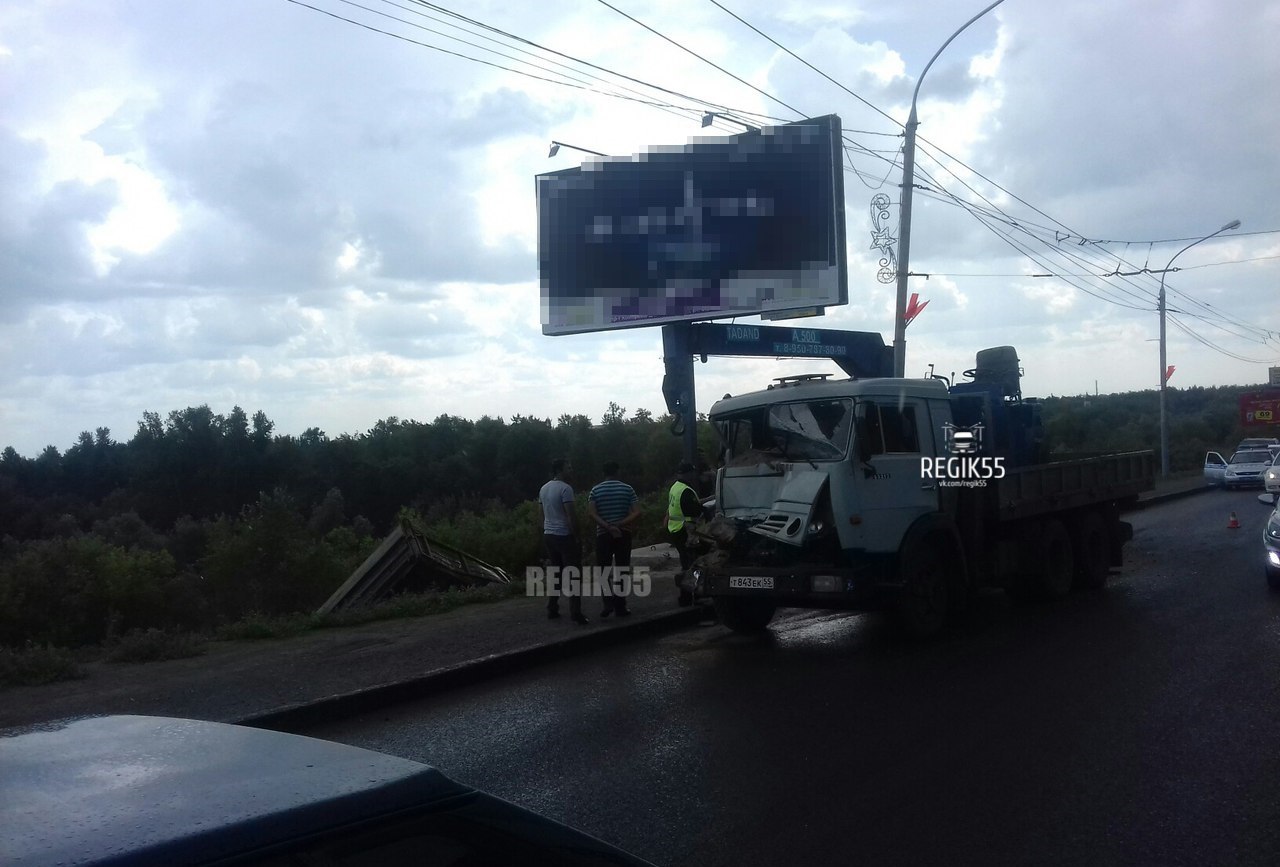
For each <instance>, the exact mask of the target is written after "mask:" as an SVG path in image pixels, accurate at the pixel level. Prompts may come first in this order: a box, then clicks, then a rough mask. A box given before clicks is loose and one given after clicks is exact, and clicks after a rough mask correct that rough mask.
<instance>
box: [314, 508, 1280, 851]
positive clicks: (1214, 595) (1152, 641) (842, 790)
mask: <svg viewBox="0 0 1280 867" xmlns="http://www.w3.org/2000/svg"><path fill="white" fill-rule="evenodd" d="M1255 497H1256V495H1255V494H1252V493H1247V492H1236V493H1228V492H1225V491H1222V492H1219V491H1215V492H1211V493H1208V494H1203V495H1200V496H1196V497H1192V498H1189V499H1184V500H1180V501H1176V502H1172V503H1168V504H1165V505H1161V506H1157V507H1155V508H1152V509H1149V510H1147V511H1144V512H1141V513H1137V514H1134V515H1131V516H1129V520H1130V521H1131V522H1132V523H1133V524H1134V526H1135V531H1136V537H1135V540H1134V542H1133V543H1131V544H1130V546H1129V547H1128V549H1127V553H1128V555H1129V562H1128V564H1127V565H1126V567H1125V568H1124V570H1123V571H1122V572H1121V573H1120V574H1118V575H1116V576H1113V578H1112V580H1111V583H1110V584H1109V586H1108V588H1107V590H1105V591H1103V592H1100V593H1092V594H1089V593H1085V594H1076V595H1072V596H1071V597H1069V598H1068V599H1066V600H1063V601H1061V602H1059V603H1057V604H1054V605H1051V606H1030V607H1023V606H1018V605H1015V604H1013V603H1011V602H1010V601H1009V600H1007V599H1006V598H1005V597H1004V595H1003V594H1000V593H992V594H985V595H983V596H982V597H981V598H980V599H979V600H978V603H977V604H976V605H975V606H974V610H973V611H972V612H971V613H970V615H969V616H968V618H967V619H966V621H965V622H964V623H963V624H961V625H959V626H958V627H956V628H954V629H953V630H952V631H951V632H950V633H949V634H947V635H946V636H945V637H943V638H942V639H940V640H937V641H933V642H929V643H926V644H912V643H909V642H907V641H904V640H901V639H899V638H898V637H896V635H895V633H894V632H893V630H892V629H891V627H890V625H889V624H888V623H887V622H886V621H884V620H883V619H882V618H880V617H878V616H875V615H862V616H858V615H840V614H831V613H821V612H791V613H788V615H787V616H785V617H783V618H780V619H779V620H778V621H775V624H774V625H773V627H772V628H771V631H770V633H769V635H768V636H766V637H763V638H758V639H751V638H743V637H739V636H735V635H732V634H731V633H729V632H728V631H727V630H725V629H723V628H722V627H719V626H706V627H702V628H698V629H691V630H688V631H686V632H683V633H679V634H676V635H672V636H668V637H664V638H661V639H651V640H646V641H644V642H641V643H637V644H633V645H629V646H626V647H622V648H617V649H613V650H609V651H607V652H601V653H599V654H598V655H596V656H593V657H590V658H580V659H576V660H569V661H565V662H563V663H556V664H554V665H549V666H547V667H545V668H541V669H538V670H535V671H532V672H526V673H524V674H522V675H520V676H519V677H518V678H515V677H512V678H506V679H501V680H496V681H491V682H488V683H484V684H481V685H477V686H475V687H470V688H467V689H464V690H459V691H458V692H456V693H452V694H449V695H447V696H445V697H442V698H436V699H433V700H431V701H429V702H420V703H416V704H406V705H401V706H397V707H395V708H393V709H390V710H384V711H382V712H380V713H377V714H373V715H370V716H368V717H358V718H355V719H350V720H347V721H345V722H342V723H336V724H333V725H327V726H324V727H322V728H316V729H312V730H309V731H308V732H307V733H309V734H314V735H317V736H320V737H326V738H330V739H333V740H338V741H344V742H347V743H352V744H357V745H360V746H365V747H369V748H371V749H376V750H380V751H383V752H388V753H393V754H397V755H402V756H406V757H409V758H413V759H417V760H419V761H425V762H429V763H431V764H434V765H436V766H437V767H439V768H441V769H442V770H444V771H445V772H446V773H448V774H450V775H451V776H453V777H455V778H457V779H460V780H462V781H465V782H468V783H471V784H474V785H476V786H479V787H481V788H483V789H486V790H488V791H490V792H492V793H494V794H497V795H500V796H503V797H506V798H508V799H510V800H513V801H517V802H519V803H521V804H524V805H526V806H529V807H532V808H534V809H536V810H538V811H540V812H542V813H544V814H546V815H549V816H551V817H553V818H556V819H559V820H561V821H564V822H567V823H569V824H571V825H574V826H576V827H579V828H582V829H584V830H586V831H588V832H590V833H593V834H595V835H596V836H599V837H602V838H604V839H606V840H608V841H610V842H613V843H616V844H618V845H621V846H622V847H623V848H626V849H629V850H631V851H633V852H635V853H636V854H638V855H641V856H642V857H646V858H649V859H651V860H653V861H655V862H657V863H659V864H691V865H712V864H725V865H728V864H734V865H775V864H784V863H790V864H795V865H800V864H847V863H852V864H875V865H889V864H911V865H921V864H948V865H954V864H982V865H993V864H1037V865H1039V864H1072V865H1085V864H1087V865H1099V864H1161V865H1170V864H1195V865H1202V864H1268V865H1273V864H1280V821H1277V813H1278V810H1277V808H1278V807H1280V737H1277V734H1276V731H1275V729H1276V728H1277V720H1278V719H1280V595H1276V594H1272V593H1270V592H1269V591H1268V589H1267V586H1266V582H1265V579H1264V578H1263V574H1262V566H1261V559H1260V551H1261V543H1260V535H1261V527H1262V525H1263V523H1264V521H1265V520H1266V516H1267V514H1268V513H1269V509H1268V508H1267V507H1264V506H1263V505H1261V504H1259V503H1258V502H1256V499H1255ZM1230 511H1235V512H1236V514H1237V517H1238V519H1239V521H1240V523H1241V525H1242V527H1241V528H1240V529H1238V530H1230V529H1227V518H1228V513H1229V512H1230Z"/></svg>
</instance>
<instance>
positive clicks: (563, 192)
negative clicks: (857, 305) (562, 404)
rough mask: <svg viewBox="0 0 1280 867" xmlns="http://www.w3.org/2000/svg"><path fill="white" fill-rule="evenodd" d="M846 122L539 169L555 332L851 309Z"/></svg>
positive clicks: (550, 328)
mask: <svg viewBox="0 0 1280 867" xmlns="http://www.w3.org/2000/svg"><path fill="white" fill-rule="evenodd" d="M842 154H843V151H842V149H841V137H840V118H838V117H837V116H835V115H828V116H826V117H819V118H813V119H810V120H802V121H798V122H796V123H791V124H785V125H782V126H774V127H765V128H763V129H759V130H752V131H750V132H746V133H743V134H741V135H736V136H721V137H716V138H699V139H695V140H694V141H693V143H691V144H689V145H685V146H682V147H668V148H657V149H654V150H651V151H649V152H646V153H643V154H636V155H633V156H630V157H605V158H603V159H598V160H592V161H591V162H588V163H586V164H584V165H583V166H581V167H579V168H575V169H567V170H564V171H559V172H551V173H547V174H542V175H538V176H537V179H536V183H537V193H538V270H539V277H540V282H541V285H542V333H543V334H576V333H582V332H588V331H606V330H610V329H615V328H634V327H638V326H642V325H659V324H662V323H667V322H680V321H690V320H699V319H719V318H726V317H732V316H750V315H752V314H761V313H769V314H772V313H781V312H785V311H803V310H812V308H815V307H829V306H834V305H837V304H845V303H847V302H848V283H847V276H846V268H845V261H844V259H845V225H844V174H843V172H842V170H841V163H842Z"/></svg>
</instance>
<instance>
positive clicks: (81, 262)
mask: <svg viewBox="0 0 1280 867" xmlns="http://www.w3.org/2000/svg"><path fill="white" fill-rule="evenodd" d="M611 2H612V4H613V6H614V7H616V9H617V10H621V11H623V12H626V13H628V14H629V15H631V16H633V17H634V18H636V19H638V20H639V21H641V22H643V23H644V24H647V25H649V27H651V28H653V30H656V31H658V32H659V33H661V34H662V35H663V36H666V37H669V39H670V40H673V41H674V42H675V43H679V45H680V46H684V47H685V48H687V49H689V51H688V52H686V51H684V50H682V49H681V48H680V47H677V46H676V45H673V44H672V42H668V41H665V40H664V39H663V38H661V36H659V35H655V34H654V33H653V32H651V31H649V30H646V29H644V28H643V27H642V26H640V24H637V23H636V22H634V21H631V20H628V19H627V18H626V17H624V16H623V15H621V14H619V12H618V11H615V9H613V8H610V6H608V5H606V4H605V3H603V2H599V0H547V2H539V3H524V2H519V3H517V2H510V0H508V2H489V0H469V2H467V3H465V4H463V3H452V2H448V0H446V3H445V4H444V5H443V6H440V5H434V4H425V3H418V2H414V0H394V2H382V0H359V3H356V2H348V0H307V5H304V4H303V3H301V2H293V0H219V2H216V3H203V2H202V3H197V2H191V0H129V2H123V0H107V2H102V0H92V2H91V0H30V2H25V3H5V4H2V5H0V369H2V370H3V376H0V447H2V446H5V445H12V446H13V447H15V448H16V449H17V450H18V451H19V453H21V454H24V455H27V456H34V455H36V454H38V453H39V452H40V450H41V449H43V448H44V447H45V446H46V445H50V444H52V445H54V446H57V447H58V448H59V449H65V448H66V447H68V446H70V445H71V444H72V443H73V442H74V441H75V439H76V437H77V435H78V434H79V432H80V431H82V430H92V429H95V428H97V427H101V426H106V427H109V428H110V429H111V431H112V434H113V436H114V437H115V438H116V439H119V440H128V439H129V438H131V437H132V436H133V434H134V433H135V431H136V428H137V423H138V420H139V419H140V418H141V417H142V414H143V412H146V411H155V412H159V413H161V414H162V415H164V414H167V413H168V412H169V411H170V410H174V409H181V408H184V407H187V406H198V405H200V404H205V403H207V404H209V405H210V406H211V407H212V408H213V409H214V411H215V412H220V413H226V412H229V411H230V410H231V408H232V407H233V406H235V405H240V406H242V407H244V408H245V409H246V410H248V411H249V412H250V413H252V412H253V411H255V410H258V409H261V410H263V411H264V412H265V413H266V414H267V415H268V417H270V418H271V419H273V420H274V421H275V422H276V430H277V432H278V433H289V434H295V435H296V434H299V433H301V432H302V431H303V430H304V429H306V428H308V427H312V426H317V427H320V428H321V429H323V430H324V431H326V432H327V433H328V434H329V435H330V436H336V435H338V434H342V433H359V432H362V431H365V430H367V429H369V428H370V427H372V426H373V424H374V423H375V422H376V421H377V420H379V419H381V418H386V417H388V416H397V417H400V418H416V419H420V420H423V421H430V420H432V419H434V418H436V417H437V416H439V415H440V414H442V413H449V414H453V415H461V416H465V417H469V418H478V417H480V416H482V415H486V414H487V415H493V416H503V417H505V418H510V417H511V416H512V415H514V414H517V413H518V414H525V415H534V416H538V417H543V418H551V419H552V420H554V419H555V418H557V417H558V416H560V415H561V414H562V413H585V414H587V415H589V416H592V417H593V418H596V419H598V418H599V417H600V416H601V415H602V414H603V413H604V411H605V409H606V407H607V405H608V403H609V402H610V401H616V402H617V403H618V404H620V405H622V406H623V407H625V408H626V409H627V410H628V413H630V412H633V411H634V410H635V409H637V408H641V407H644V408H648V409H650V410H652V411H654V412H655V413H660V412H662V411H663V403H662V398H661V395H660V392H659V387H660V383H661V378H662V359H661V355H662V348H661V337H660V334H659V332H658V330H657V329H655V328H644V329H637V330H628V331H615V332H610V333H605V334H594V335H576V336H561V337H544V336H543V335H542V333H541V328H540V322H539V288H538V270H537V267H538V265H537V237H536V216H537V211H536V202H535V197H534V176H535V175H536V174H537V173H539V172H546V171H552V170H558V169H563V168H569V167H572V166H575V165H577V164H578V162H579V161H580V160H581V159H584V158H585V157H584V156H583V155H582V154H580V153H577V152H575V151H572V150H569V149H562V150H561V151H560V153H559V154H558V155H556V156H555V157H552V158H548V156H547V151H548V145H549V143H550V141H551V140H552V139H556V140H560V141H564V142H568V143H571V144H574V145H578V146H580V147H583V148H589V149H591V150H595V151H600V152H603V153H608V154H619V155H625V154H635V153H639V152H642V151H644V150H645V149H646V148H647V147H650V146H656V145H679V144H683V143H685V142H687V141H688V140H689V139H690V138H691V137H694V136H699V135H706V134H707V133H708V132H710V133H712V134H725V135H727V134H732V133H734V132H738V131H740V130H741V127H740V126H737V125H735V124H733V123H731V122H725V121H721V122H718V123H717V126H716V127H715V128H713V129H712V130H709V131H708V130H703V129H702V128H701V126H700V123H699V119H700V116H701V112H702V111H704V110H705V103H716V104H719V105H723V106H728V107H731V108H733V109H735V110H737V111H738V112H740V113H741V115H742V116H744V117H748V118H751V119H754V120H756V121H757V122H760V123H767V122H768V120H767V118H775V119H777V120H779V121H791V120H796V119H799V118H801V117H806V116H809V117H812V116H818V115H824V114H838V115H839V116H840V117H841V119H842V122H843V126H844V128H845V130H846V135H847V142H848V144H849V149H848V153H847V155H846V172H845V192H846V212H847V234H848V257H849V287H850V303H849V305H848V306H847V307H844V308H840V309H831V310H828V312H827V315H826V316H825V317H823V318H821V319H817V320H807V321H801V322H798V323H797V324H800V325H808V326H817V327H823V328H847V329H854V330H862V331H876V332H880V333H882V334H883V335H884V336H885V339H886V342H889V341H890V340H891V339H892V332H893V302H894V287H893V286H892V285H891V284H884V283H881V282H879V281H878V280H877V277H876V273H877V269H878V258H879V254H878V252H877V251H876V250H874V249H872V247H871V243H870V242H871V234H872V230H873V226H872V220H871V217H870V203H871V201H872V198H873V196H875V195H876V194H877V193H883V194H886V195H888V196H889V197H890V199H891V200H892V201H893V202H894V203H895V206H894V212H893V213H894V215H893V217H892V219H891V221H890V222H891V223H892V224H893V225H892V228H893V229H894V230H895V231H896V219H897V218H896V202H897V200H898V198H899V195H900V188H899V186H898V185H899V184H900V183H901V147H902V141H903V140H902V136H901V133H902V127H901V122H903V121H905V119H906V116H907V111H908V107H909V104H910V100H911V93H912V90H913V88H914V87H915V86H916V82H917V77H918V76H919V75H920V73H921V71H922V70H923V69H924V66H925V64H926V63H927V62H928V61H929V58H930V57H931V56H932V55H933V53H934V52H935V51H936V50H937V49H938V47H939V46H941V45H942V43H943V42H945V41H946V39H947V37H949V36H950V35H951V34H952V33H953V32H954V31H955V30H956V29H957V28H958V27H959V26H960V25H961V24H963V23H964V22H965V20H967V19H968V18H969V17H970V16H971V15H973V14H976V13H977V12H978V11H979V10H980V9H981V8H982V4H981V2H979V3H973V4H963V3H957V2H956V0H946V2H943V0H912V2H906V3H892V4H886V3H870V2H864V0H858V2H852V0H850V2H840V0H829V2H823V0H721V4H722V5H723V7H725V8H727V9H728V10H731V11H732V12H734V13H736V14H737V15H739V16H741V18H742V19H744V20H745V21H746V22H749V23H750V24H751V25H754V27H756V28H758V29H759V30H760V31H762V32H763V33H764V34H767V35H768V36H769V37H772V39H773V40H776V41H777V42H778V43H780V44H781V45H783V46H785V47H786V48H787V49H790V51H792V52H794V53H795V54H797V55H799V56H801V57H803V58H804V59H806V60H808V61H809V62H810V63H811V64H813V66H815V67H817V68H818V69H820V70H821V71H822V72H823V73H825V74H826V75H827V76H829V77H830V78H831V79H834V80H835V81H837V82H839V84H840V85H842V87H837V86H836V85H835V84H832V83H831V82H830V81H828V80H827V79H826V78H824V77H823V76H821V75H819V74H818V73H817V72H815V71H813V70H812V69H809V68H807V67H806V66H804V65H803V64H801V63H800V62H798V61H797V60H795V59H794V58H793V57H791V56H790V55H789V54H787V53H786V52H784V51H783V50H781V49H780V48H778V47H777V46H776V45H775V44H773V43H771V42H770V41H767V40H766V39H765V38H764V37H762V36H761V35H759V34H758V33H756V32H753V31H752V30H751V29H749V28H748V27H747V26H745V25H744V24H743V23H741V22H739V21H738V20H735V19H734V18H733V17H731V16H730V15H729V14H728V13H727V12H726V11H725V9H722V8H720V6H719V5H717V4H716V3H714V2H711V0H611ZM450 11H456V12H460V13H462V14H465V15H466V16H467V17H468V18H470V19H471V20H472V22H476V23H467V22H464V21H462V20H461V19H459V18H456V17H451V16H450V15H449V14H448V13H449V12H450ZM341 19H349V20H341ZM353 22H354V23H353ZM482 25H487V26H489V27H492V28H497V30H500V31H504V32H505V33H506V34H510V36H505V35H500V34H499V33H498V32H497V31H495V30H489V29H485V28H484V27H483V26H482ZM378 31H383V32H378ZM432 31H435V32H432ZM512 37H518V38H519V39H524V40H529V41H530V42H532V43H536V44H537V45H540V46H545V47H547V48H551V49H554V50H555V51H557V52H560V54H551V53H548V52H546V51H544V50H541V49H539V48H536V47H534V46H532V45H530V44H528V43H527V42H520V41H517V39H515V38H512ZM460 40H465V42H464V41H460ZM466 43H471V44H466ZM1277 44H1280V3H1276V2H1274V0H1223V2H1220V3H1208V2H1205V0H1118V2H1117V0H1106V2H1103V0H1078V2H1071V3H1041V2H1034V0H1007V2H1005V3H1004V4H1003V5H1001V6H1000V7H998V8H997V9H995V10H994V11H993V12H991V13H990V14H988V15H987V16H986V17H984V18H983V19H981V20H980V21H978V22H977V23H975V24H974V25H973V26H971V27H970V28H969V29H968V30H966V31H965V32H964V33H963V34H962V35H960V36H959V37H958V38H957V39H956V40H955V41H954V42H952V43H951V45H950V46H949V47H948V48H947V49H946V51H945V52H944V53H943V54H942V55H941V57H940V58H939V59H938V61H937V62H936V63H935V64H934V66H933V67H932V69H931V70H930V71H929V73H928V75H927V77H926V78H925V79H924V82H923V85H922V86H921V89H920V102H919V116H920V120H921V126H920V135H921V136H922V141H921V144H920V150H919V152H918V154H917V164H918V169H919V173H918V174H917V182H918V183H919V184H920V185H921V188H920V189H918V190H917V194H916V198H915V219H914V221H913V229H912V256H911V262H910V270H911V271H912V272H913V273H917V274H920V275H926V274H927V275H928V276H927V277H925V276H919V277H913V278H912V281H911V291H913V292H919V293H920V295H921V297H922V299H927V300H928V301H929V302H930V303H929V307H928V309H927V310H926V311H925V312H924V313H923V314H921V316H920V317H919V318H918V319H917V320H916V321H915V322H914V323H913V324H912V325H911V327H910V329H909V330H908V332H907V337H908V352H907V371H908V374H909V375H922V374H924V373H925V372H926V371H927V369H928V365H929V364H934V365H936V369H937V370H938V371H940V372H945V373H950V372H952V371H956V370H963V369H965V368H967V367H971V366H972V364H973V362H972V359H973V354H974V352H975V351H976V350H978V349H981V348H983V347H986V346H993V345H999V344H1014V345H1015V346H1017V348H1018V350H1019V355H1020V357H1021V359H1022V363H1023V367H1024V368H1025V370H1026V379H1025V381H1024V390H1025V391H1026V392H1027V393H1029V394H1038V395H1049V394H1080V393H1083V392H1086V391H1088V392H1092V391H1094V390H1095V388H1096V389H1098V390H1100V391H1102V392H1103V393H1107V392H1118V391H1132V390H1139V389H1148V388H1154V387H1155V386H1156V385H1157V383H1158V366H1159V356H1158V344H1157V343H1156V342H1155V339H1156V337H1157V335H1158V317H1157V315H1156V293H1157V290H1158V287H1159V274H1158V273H1157V274H1154V275H1153V274H1151V273H1142V271H1143V269H1144V268H1145V269H1148V271H1158V270H1159V269H1162V268H1164V267H1165V266H1166V265H1167V263H1168V262H1169V260H1170V259H1171V258H1172V257H1173V255H1174V254H1175V253H1177V252H1178V251H1179V250H1180V249H1181V248H1182V247H1184V246H1186V245H1187V244H1188V243H1190V242H1191V241H1193V240H1195V239H1197V238H1200V237H1203V236H1204V235H1207V234H1209V233H1210V232H1213V231H1214V230H1215V229H1217V228H1218V227H1220V226H1222V225H1224V224H1226V223H1227V222H1229V221H1231V220H1233V219H1239V220H1241V221H1242V226H1241V228H1240V229H1238V230H1236V231H1233V232H1229V233H1226V234H1224V235H1223V236H1220V237H1218V238H1215V239H1213V240H1211V241H1208V242H1206V243H1204V244H1200V245H1198V246H1196V247H1195V248H1194V249H1192V250H1190V251H1188V252H1187V253H1185V254H1184V255H1182V256H1179V257H1178V259H1177V262H1176V267H1177V268H1178V270H1177V271H1172V272H1169V273H1168V274H1167V277H1166V287H1167V290H1168V293H1169V309H1170V311H1171V315H1170V321H1169V341H1168V346H1169V362H1170V363H1171V364H1174V365H1176V367H1177V371H1176V373H1175V374H1174V376H1173V379H1172V380H1171V381H1170V385H1171V386H1181V387H1186V386H1191V385H1218V384H1253V383H1261V382H1265V381H1266V379H1267V375H1268V367H1269V366H1270V365H1280V292H1278V291H1277V284H1278V283H1280V207H1277V205H1276V203H1275V202H1276V194H1277V190H1280V157H1278V156H1277V154H1278V153H1280V112H1277V111H1276V106H1277V105H1280V60H1278V59H1277V58H1280V52H1277V51H1276V49H1275V46H1276V45H1277ZM428 46H434V47H428ZM446 52H452V53H446ZM495 52H498V53H495ZM691 52H692V53H691ZM693 53H696V54H698V55H701V57H702V58H705V60H706V61H711V62H713V63H715V64H717V65H719V66H720V67H723V68H724V69H725V70H727V71H728V72H731V73H733V74H734V75H736V76H738V77H739V78H741V79H743V80H745V82H748V83H749V84H750V85H751V86H748V84H744V83H742V82H740V81H737V80H735V79H734V78H733V77H731V76H730V75H728V74H727V73H726V72H722V71H719V70H717V69H716V68H714V67H713V66H712V65H710V64H709V63H707V62H705V61H704V60H703V59H699V58H698V57H695V56H694V54H693ZM456 55H467V56H469V57H471V58H476V59H478V60H483V61H485V62H484V63H480V62H476V61H475V60H469V59H464V58H462V57H459V56H456ZM579 60H582V61H589V62H591V63H593V64H596V65H597V67H586V66H583V65H581V64H580V63H578V62H577V61H579ZM501 67H506V68H505V69H504V68H501ZM599 67H603V68H604V69H601V68H599ZM605 69H607V70H609V71H610V72H616V73H622V74H624V75H626V76H630V79H623V78H619V77H617V76H615V75H611V74H610V72H606V71H604V70H605ZM521 73H525V74H521ZM593 76H594V77H593ZM545 79H553V80H557V81H560V82H565V81H568V82H569V83H570V84H572V85H573V86H565V85H564V84H556V83H553V82H552V81H547V80H545ZM649 84H653V85H659V86H661V87H664V88H666V89H667V90H668V91H677V92H678V93H679V94H681V96H673V95H671V94H670V93H664V92H662V91H657V90H653V89H651V88H649V87H647V86H646V85H649ZM765 94H768V95H769V96H766V95H765ZM853 94H856V97H855V96H854V95H853ZM619 97H632V99H624V98H619ZM699 101H705V102H699ZM645 102H662V103H667V104H668V105H665V106H650V105H646V104H645ZM1117 272H1119V273H1117ZM1133 272H1137V273H1133ZM1108 275H1110V276H1108ZM740 321H751V320H740ZM828 369H830V370H834V366H833V365H830V364H829V363H827V362H815V361H812V360H810V361H795V360H790V361H787V360H773V359H766V360H733V359H714V358H713V359H711V360H710V362H709V363H708V364H705V365H701V364H700V365H698V367H697V372H698V388H699V409H701V410H706V409H707V408H708V407H709V406H710V403H711V399H712V398H714V397H718V396H719V395H721V394H723V393H725V392H734V393H738V392H742V391H747V390H751V389H753V388H757V387H761V386H762V385H763V384H764V383H766V382H767V381H768V379H769V378H770V377H773V376H779V375H784V374H788V373H795V372H799V371H810V370H828Z"/></svg>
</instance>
